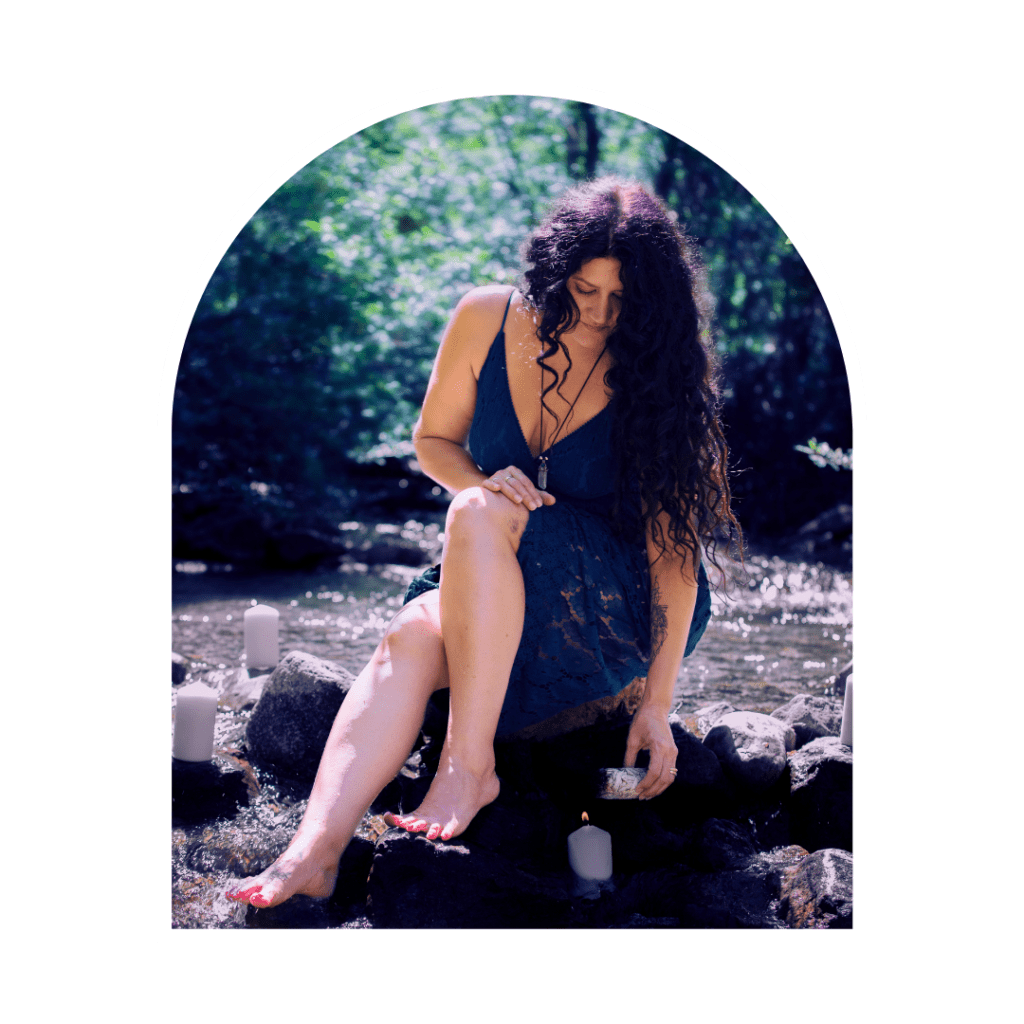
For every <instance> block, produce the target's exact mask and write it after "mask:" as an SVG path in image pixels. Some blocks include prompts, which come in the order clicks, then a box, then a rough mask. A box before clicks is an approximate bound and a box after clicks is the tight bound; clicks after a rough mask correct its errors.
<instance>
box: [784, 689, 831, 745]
mask: <svg viewBox="0 0 1024 1024" xmlns="http://www.w3.org/2000/svg"><path fill="white" fill-rule="evenodd" d="M770 717H771V718H775V719H778V721H780V722H782V723H783V724H785V725H787V726H789V727H790V728H792V729H793V731H794V732H795V733H796V746H795V748H790V749H799V748H800V747H802V746H804V744H805V743H809V742H810V741H811V740H816V739H818V737H820V736H838V735H839V727H840V725H842V721H843V706H842V704H841V703H839V702H837V701H833V700H829V699H828V698H826V697H814V696H811V695H810V694H808V693H799V694H797V695H796V696H795V697H794V698H793V699H792V700H790V701H789V702H788V703H786V704H783V705H782V707H781V708H776V709H775V710H774V711H773V712H772V713H771V715H770Z"/></svg>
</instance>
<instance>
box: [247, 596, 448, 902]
mask: <svg viewBox="0 0 1024 1024" xmlns="http://www.w3.org/2000/svg"><path fill="white" fill-rule="evenodd" d="M447 685H448V672H447V667H446V665H445V653H444V644H443V642H442V640H441V628H440V615H439V598H438V593H437V591H436V590H435V591H433V592H431V593H427V594H424V595H422V596H421V597H419V598H417V599H416V600H414V601H411V602H410V603H409V604H407V605H406V606H405V607H404V608H403V609H402V610H401V611H399V612H398V614H397V615H396V616H395V618H394V619H393V620H392V622H391V625H390V626H389V627H388V631H387V633H386V634H385V635H384V638H383V639H382V640H381V642H380V644H379V645H378V647H377V650H376V651H375V652H374V654H373V657H372V658H371V659H370V661H369V663H368V664H367V666H366V668H364V669H363V671H362V672H361V673H360V674H359V676H358V678H357V679H356V680H355V681H354V682H353V684H352V687H351V689H350V690H349V692H348V694H347V695H346V697H345V700H344V701H343V702H342V705H341V708H340V709H339V710H338V714H337V717H336V718H335V720H334V725H333V727H332V728H331V732H330V735H329V736H328V738H327V744H326V746H325V747H324V752H323V754H322V756H321V758H320V767H319V769H318V770H317V774H316V781H315V782H314V783H313V790H312V792H311V793H310V796H309V804H308V805H307V807H306V812H305V814H304V815H303V818H302V822H301V824H300V825H299V829H298V831H297V832H296V833H295V837H294V838H293V839H292V841H291V843H290V844H289V846H288V849H287V850H285V852H284V853H283V854H282V855H281V856H280V857H279V858H278V859H277V860H276V861H275V862H274V863H273V864H272V865H271V866H270V867H269V868H268V869H267V870H266V871H264V872H263V873H262V874H260V875H257V876H256V877H254V878H247V879H245V880H244V881H242V882H241V883H240V884H239V885H238V886H236V887H235V890H234V891H231V892H229V893H228V896H229V897H230V898H232V899H239V900H247V901H248V902H250V903H252V905H253V906H258V907H269V906H274V905H276V904H278V903H282V902H284V900H286V899H288V898H289V897H290V896H293V895H295V894H296V893H302V894H304V895H307V896H330V895H331V893H332V892H333V891H334V885H335V882H336V880H337V877H338V861H339V860H340V858H341V855H342V853H343V852H344V850H345V847H346V846H347V845H348V842H349V840H350V839H351V838H352V834H353V833H354V832H355V829H356V826H357V825H358V824H359V822H360V820H361V819H362V817H363V815H364V814H365V813H366V810H367V808H368V807H369V806H370V803H371V802H372V801H373V799H374V798H375V797H376V796H377V794H378V793H380V791H381V790H382V789H383V788H384V787H385V786H386V785H387V784H388V783H389V782H390V781H391V780H392V779H393V778H394V777H395V775H397V774H398V770H399V769H400V768H401V767H402V764H403V762H404V761H405V759H406V758H407V757H408V756H409V751H410V750H411V749H412V745H413V743H414V742H415V740H416V735H417V733H418V732H419V730H420V727H421V726H422V725H423V715H424V713H425V711H426V706H427V701H428V700H429V699H430V695H431V693H433V691H434V690H437V689H441V688H443V687H445V686H447Z"/></svg>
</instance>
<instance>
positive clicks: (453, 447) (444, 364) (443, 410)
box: [412, 287, 508, 494]
mask: <svg viewBox="0 0 1024 1024" xmlns="http://www.w3.org/2000/svg"><path fill="white" fill-rule="evenodd" d="M507 301H508V291H507V289H505V288H500V289H498V288H495V287H486V288H474V289H473V290H472V291H470V292H467V293H466V294H465V295H464V296H463V297H462V299H461V300H460V301H459V304H458V305H457V306H456V307H455V312H454V313H453V314H452V318H451V320H449V321H448V326H447V327H446V328H445V330H444V334H443V335H442V336H441V345H440V347H439V348H438V350H437V358H436V359H435V360H434V368H433V370H431V373H430V381H429V383H428V384H427V393H426V396H425V397H424V399H423V408H422V409H421V411H420V416H419V419H418V420H417V421H416V426H415V427H413V431H412V441H413V446H414V447H415V449H416V458H417V460H418V462H419V464H420V468H421V469H422V470H423V472H424V473H426V474H427V476H429V477H430V478H431V479H432V480H436V481H437V482H438V483H439V484H441V486H442V487H446V488H447V489H448V490H449V491H451V492H452V493H453V494H457V493H458V492H459V491H462V490H465V488H467V487H475V486H478V485H480V484H482V483H483V482H484V480H486V479H487V476H486V475H485V474H484V473H482V472H481V471H480V470H479V469H478V468H477V466H476V463H475V462H474V461H473V459H472V457H471V456H470V454H469V452H467V451H466V450H465V448H463V444H464V443H465V441H466V437H467V436H468V434H469V427H470V424H471V423H472V422H473V410H474V408H475V407H476V382H477V378H478V377H479V375H480V370H481V368H482V367H483V363H484V360H485V359H486V358H487V351H488V348H489V346H490V342H491V340H492V339H493V338H494V335H495V333H496V332H497V329H498V324H499V323H501V316H502V310H503V307H504V304H505V302H507Z"/></svg>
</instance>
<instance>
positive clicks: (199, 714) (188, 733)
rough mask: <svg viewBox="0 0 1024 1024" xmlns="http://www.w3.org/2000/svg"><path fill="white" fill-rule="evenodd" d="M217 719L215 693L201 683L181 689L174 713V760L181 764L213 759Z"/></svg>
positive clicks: (190, 684)
mask: <svg viewBox="0 0 1024 1024" xmlns="http://www.w3.org/2000/svg"><path fill="white" fill-rule="evenodd" d="M216 717H217V693H216V691H215V690H211V689H210V687H208V686H204V685H203V684H202V683H189V684H188V686H183V687H182V688H181V689H180V690H179V691H178V699H177V704H176V706H175V709H174V747H173V750H172V753H173V755H174V757H176V758H178V759H179V760H181V761H209V760H210V759H211V758H212V757H213V722H214V719H215V718H216Z"/></svg>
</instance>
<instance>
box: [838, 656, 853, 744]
mask: <svg viewBox="0 0 1024 1024" xmlns="http://www.w3.org/2000/svg"><path fill="white" fill-rule="evenodd" d="M839 742H840V743H845V744H846V745H847V746H848V747H851V748H852V747H853V673H852V672H851V673H850V674H849V675H848V676H847V677H846V696H845V697H844V698H843V724H842V725H841V726H840V728H839Z"/></svg>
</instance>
